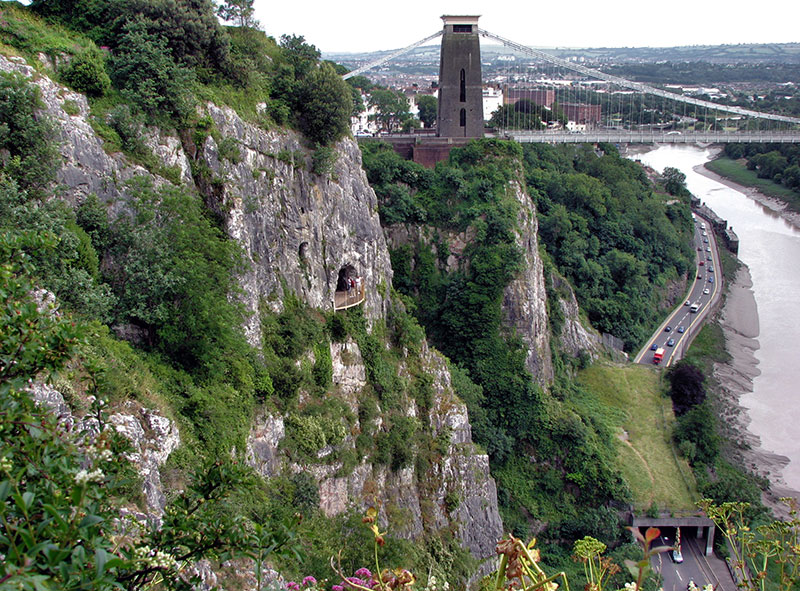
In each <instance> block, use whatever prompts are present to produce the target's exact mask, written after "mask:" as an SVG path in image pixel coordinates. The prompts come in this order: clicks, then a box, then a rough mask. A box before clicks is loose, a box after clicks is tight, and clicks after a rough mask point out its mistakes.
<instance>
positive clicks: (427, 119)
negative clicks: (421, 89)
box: [417, 94, 439, 129]
mask: <svg viewBox="0 0 800 591" xmlns="http://www.w3.org/2000/svg"><path fill="white" fill-rule="evenodd" d="M417 107H418V108H419V119H420V121H422V124H423V125H424V126H425V128H426V129H430V128H432V127H433V125H434V124H435V123H436V117H437V112H438V109H439V101H438V100H437V99H436V97H435V96H433V95H432V94H423V95H422V96H420V97H419V98H417Z"/></svg>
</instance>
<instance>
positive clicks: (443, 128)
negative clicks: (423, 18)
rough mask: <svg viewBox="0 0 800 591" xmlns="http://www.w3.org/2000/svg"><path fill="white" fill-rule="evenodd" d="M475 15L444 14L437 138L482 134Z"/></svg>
mask: <svg viewBox="0 0 800 591" xmlns="http://www.w3.org/2000/svg"><path fill="white" fill-rule="evenodd" d="M478 18H479V17H478V16H452V15H445V16H443V17H442V20H443V21H444V32H443V33H442V49H441V54H440V55H441V57H440V62H439V114H438V115H439V116H438V118H437V121H438V123H437V133H436V135H438V136H440V137H452V138H455V137H483V82H482V79H481V45H480V41H479V39H478Z"/></svg>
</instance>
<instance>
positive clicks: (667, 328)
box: [664, 324, 672, 332]
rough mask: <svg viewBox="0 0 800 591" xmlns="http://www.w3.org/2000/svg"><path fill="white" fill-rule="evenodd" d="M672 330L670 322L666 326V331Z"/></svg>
mask: <svg viewBox="0 0 800 591" xmlns="http://www.w3.org/2000/svg"><path fill="white" fill-rule="evenodd" d="M671 330H672V327H671V326H670V325H669V324H668V325H667V326H665V327H664V332H669V331H671Z"/></svg>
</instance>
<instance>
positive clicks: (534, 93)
mask: <svg viewBox="0 0 800 591" xmlns="http://www.w3.org/2000/svg"><path fill="white" fill-rule="evenodd" d="M522 99H525V100H529V101H531V102H532V103H534V104H537V105H539V106H541V107H547V108H548V109H549V108H550V107H551V106H552V105H553V103H554V102H555V100H556V91H555V90H548V89H544V88H509V89H507V90H506V93H505V97H504V101H505V104H506V105H515V104H517V101H520V100H522Z"/></svg>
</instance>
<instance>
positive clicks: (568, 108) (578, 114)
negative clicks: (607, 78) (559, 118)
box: [561, 103, 601, 131]
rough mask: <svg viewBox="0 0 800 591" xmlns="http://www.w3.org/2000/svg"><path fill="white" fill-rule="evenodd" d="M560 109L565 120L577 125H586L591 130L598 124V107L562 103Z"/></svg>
mask: <svg viewBox="0 0 800 591" xmlns="http://www.w3.org/2000/svg"><path fill="white" fill-rule="evenodd" d="M561 108H562V109H563V111H564V115H566V117H567V120H568V121H571V122H574V123H576V124H578V125H586V126H588V127H589V128H592V127H595V126H596V125H597V124H598V123H600V119H601V109H600V105H587V104H586V103H563V104H562V105H561ZM580 131H583V130H580Z"/></svg>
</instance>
